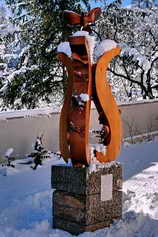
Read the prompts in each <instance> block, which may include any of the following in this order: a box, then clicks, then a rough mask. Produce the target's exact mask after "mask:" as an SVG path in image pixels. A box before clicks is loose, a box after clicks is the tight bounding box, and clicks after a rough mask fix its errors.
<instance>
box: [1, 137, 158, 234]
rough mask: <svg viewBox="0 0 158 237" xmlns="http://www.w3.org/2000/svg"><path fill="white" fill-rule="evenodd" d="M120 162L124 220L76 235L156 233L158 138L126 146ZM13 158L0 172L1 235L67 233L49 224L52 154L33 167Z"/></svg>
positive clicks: (55, 159)
mask: <svg viewBox="0 0 158 237" xmlns="http://www.w3.org/2000/svg"><path fill="white" fill-rule="evenodd" d="M118 161H119V162H121V163H122V164H123V167H124V184H123V191H124V200H123V218H122V220H120V221H116V222H115V223H114V224H113V225H112V226H111V227H110V228H104V229H101V230H98V231H95V232H92V233H90V232H85V233H82V234H80V235H79V236H80V237H105V236H106V237H157V236H158V140H157V139H155V140H154V141H152V142H150V143H141V144H135V145H128V144H126V145H124V146H123V149H122V152H121V154H120V157H119V159H118ZM23 162H24V160H22V161H20V160H18V161H16V164H15V166H16V168H15V169H14V168H8V170H7V176H3V175H2V174H0V237H28V236H29V237H70V236H72V235H71V234H69V233H67V232H64V231H62V230H55V229H52V228H51V225H52V224H51V223H52V201H51V200H52V190H51V184H50V180H51V178H50V176H51V165H52V164H58V163H61V162H63V161H62V160H59V159H58V158H57V157H56V156H53V158H52V159H51V160H46V161H45V162H44V165H43V166H41V167H38V168H37V170H35V171H34V170H32V169H31V168H30V165H28V164H22V163H23Z"/></svg>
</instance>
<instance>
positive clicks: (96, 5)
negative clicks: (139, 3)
mask: <svg viewBox="0 0 158 237" xmlns="http://www.w3.org/2000/svg"><path fill="white" fill-rule="evenodd" d="M4 2H5V0H0V5H2V4H4ZM91 2H92V4H91V5H92V7H100V6H101V5H102V4H103V3H102V2H101V1H97V3H95V1H94V0H92V1H91ZM108 2H112V1H110V0H108ZM130 2H131V0H124V1H123V6H128V5H130Z"/></svg>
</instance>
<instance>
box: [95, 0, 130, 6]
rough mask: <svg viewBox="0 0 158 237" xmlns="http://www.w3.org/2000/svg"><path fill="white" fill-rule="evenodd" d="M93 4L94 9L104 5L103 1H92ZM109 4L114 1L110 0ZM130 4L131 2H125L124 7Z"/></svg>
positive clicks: (124, 0)
mask: <svg viewBox="0 0 158 237" xmlns="http://www.w3.org/2000/svg"><path fill="white" fill-rule="evenodd" d="M91 2H92V3H91V6H92V7H101V6H102V5H103V3H102V2H101V1H97V2H95V0H92V1H91ZM107 2H109V3H110V2H113V1H112V0H108V1H107ZM130 4H131V0H123V3H122V5H123V6H128V5H130Z"/></svg>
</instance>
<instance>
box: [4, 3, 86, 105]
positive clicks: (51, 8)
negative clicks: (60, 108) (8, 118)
mask: <svg viewBox="0 0 158 237" xmlns="http://www.w3.org/2000/svg"><path fill="white" fill-rule="evenodd" d="M6 2H7V4H8V6H9V7H10V8H11V10H12V14H13V15H12V16H13V17H12V21H13V23H14V24H15V25H16V26H18V27H19V29H20V42H21V45H22V46H23V48H21V52H20V54H19V63H18V67H17V68H16V70H15V71H14V72H13V73H12V75H10V77H11V78H12V79H11V81H10V83H9V84H8V87H7V89H6V90H5V93H3V94H2V95H1V98H2V100H3V107H4V108H5V107H9V108H18V109H19V108H35V107H37V106H39V104H40V102H43V101H45V102H46V103H52V102H53V101H54V99H58V98H60V99H61V98H62V95H63V93H64V90H65V86H66V80H65V79H66V75H65V74H64V73H63V68H62V67H61V65H60V64H59V62H58V61H57V59H56V48H57V45H58V44H59V43H60V42H61V41H63V40H65V39H66V38H67V36H68V35H69V34H70V32H71V31H72V29H71V28H68V27H66V26H65V25H64V22H63V20H62V12H63V10H65V9H66V10H72V11H76V12H80V11H81V8H82V6H83V4H82V6H81V3H80V0H75V1H74V0H56V1H53V0H46V1H44V0H6ZM83 3H84V4H86V5H87V7H89V5H88V0H84V1H83Z"/></svg>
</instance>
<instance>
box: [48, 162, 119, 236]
mask: <svg viewBox="0 0 158 237" xmlns="http://www.w3.org/2000/svg"><path fill="white" fill-rule="evenodd" d="M52 188H54V189H56V190H55V192H54V194H53V228H58V229H63V230H65V231H68V232H70V233H72V234H75V235H77V234H80V233H82V232H85V231H95V230H97V229H100V228H104V227H109V226H110V224H111V223H112V222H113V220H114V219H118V218H121V217H122V191H121V188H122V167H121V165H120V164H118V163H115V162H111V163H108V164H107V165H105V166H98V167H97V169H96V170H95V171H93V172H91V170H90V169H89V168H73V167H64V166H53V167H52Z"/></svg>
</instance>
